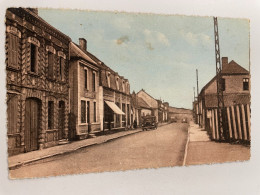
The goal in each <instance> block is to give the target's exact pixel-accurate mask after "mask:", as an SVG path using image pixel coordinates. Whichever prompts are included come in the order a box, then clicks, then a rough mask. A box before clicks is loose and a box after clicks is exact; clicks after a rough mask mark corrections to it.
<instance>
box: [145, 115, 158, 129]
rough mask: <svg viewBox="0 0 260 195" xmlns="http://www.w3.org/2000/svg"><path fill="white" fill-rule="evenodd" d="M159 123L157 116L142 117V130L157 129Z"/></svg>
mask: <svg viewBox="0 0 260 195" xmlns="http://www.w3.org/2000/svg"><path fill="white" fill-rule="evenodd" d="M157 126H158V124H157V122H156V117H155V116H143V117H142V129H143V131H145V130H148V129H157Z"/></svg>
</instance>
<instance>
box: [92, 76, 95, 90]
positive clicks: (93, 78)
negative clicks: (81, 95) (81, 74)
mask: <svg viewBox="0 0 260 195" xmlns="http://www.w3.org/2000/svg"><path fill="white" fill-rule="evenodd" d="M92 88H93V91H96V72H93V73H92Z"/></svg>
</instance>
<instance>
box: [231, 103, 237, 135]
mask: <svg viewBox="0 0 260 195" xmlns="http://www.w3.org/2000/svg"><path fill="white" fill-rule="evenodd" d="M231 112H232V121H233V127H234V135H235V139H237V126H236V117H235V111H234V106H231Z"/></svg>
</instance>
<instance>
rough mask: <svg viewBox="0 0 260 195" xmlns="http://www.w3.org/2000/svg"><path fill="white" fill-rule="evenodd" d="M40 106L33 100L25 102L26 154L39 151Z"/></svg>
mask: <svg viewBox="0 0 260 195" xmlns="http://www.w3.org/2000/svg"><path fill="white" fill-rule="evenodd" d="M39 119H40V104H39V101H38V100H36V99H33V98H30V99H27V100H26V102H25V123H24V127H25V134H24V144H25V152H30V151H33V150H37V149H38V134H39V124H40V123H39Z"/></svg>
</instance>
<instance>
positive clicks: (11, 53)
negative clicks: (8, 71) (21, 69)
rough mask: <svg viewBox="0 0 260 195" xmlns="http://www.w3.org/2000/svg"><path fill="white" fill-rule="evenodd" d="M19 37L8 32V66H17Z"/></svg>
mask: <svg viewBox="0 0 260 195" xmlns="http://www.w3.org/2000/svg"><path fill="white" fill-rule="evenodd" d="M18 55H19V37H17V36H15V35H13V34H10V33H9V47H8V66H10V67H13V68H17V67H18Z"/></svg>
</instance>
